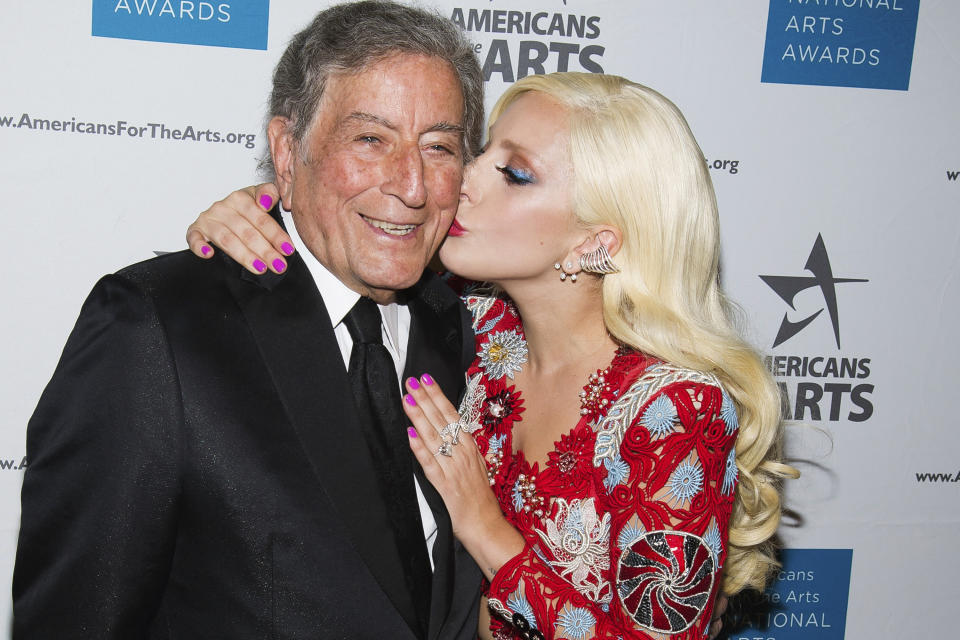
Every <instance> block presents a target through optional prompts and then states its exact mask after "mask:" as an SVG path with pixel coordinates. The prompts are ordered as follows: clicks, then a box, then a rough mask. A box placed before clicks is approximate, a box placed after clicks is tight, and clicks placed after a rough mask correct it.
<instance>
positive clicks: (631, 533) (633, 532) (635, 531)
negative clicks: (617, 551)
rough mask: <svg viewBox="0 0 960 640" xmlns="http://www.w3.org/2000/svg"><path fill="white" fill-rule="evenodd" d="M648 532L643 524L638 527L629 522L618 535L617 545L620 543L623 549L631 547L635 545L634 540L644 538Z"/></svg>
mask: <svg viewBox="0 0 960 640" xmlns="http://www.w3.org/2000/svg"><path fill="white" fill-rule="evenodd" d="M646 533H647V530H646V529H645V528H644V527H643V526H639V527H636V526H634V525H632V524H628V525H627V526H625V527H624V528H623V529H621V530H620V535H619V536H617V545H619V547H620V548H621V549H629V548H630V547H632V546H633V543H634V542H636V541H637V540H639V539H640V538H642V537H643V536H644V535H645V534H646Z"/></svg>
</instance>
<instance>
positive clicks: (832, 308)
mask: <svg viewBox="0 0 960 640" xmlns="http://www.w3.org/2000/svg"><path fill="white" fill-rule="evenodd" d="M804 269H806V270H807V271H809V272H810V273H811V274H813V275H811V276H760V279H761V280H763V281H764V282H766V283H767V285H769V287H770V288H771V289H773V290H774V291H775V292H776V293H777V295H778V296H780V298H781V299H782V300H783V301H784V302H786V303H787V304H788V305H789V306H790V308H791V309H793V310H794V311H796V310H797V308H796V306H794V298H795V297H796V296H797V294H798V293H800V292H801V291H804V290H806V289H810V288H813V287H817V288H819V289H820V292H821V293H822V294H823V300H824V303H825V306H826V309H827V311H828V312H829V314H830V322H831V323H833V334H834V336H836V338H837V349H839V348H840V318H839V314H838V312H837V288H836V285H838V284H841V283H846V282H868V280H864V279H861V278H834V277H833V269H832V268H831V267H830V257H829V256H828V255H827V247H826V246H825V245H824V244H823V236H822V235H820V234H817V239H816V241H814V243H813V249H811V250H810V257H808V258H807V263H806V264H805V265H804ZM822 312H823V307H821V308H820V309H818V310H817V311H816V312H815V313H813V314H812V315H809V316H807V317H806V318H803V319H802V320H799V321H797V322H792V321H791V320H790V317H789V314H788V313H784V314H783V321H781V323H780V331H778V332H777V338H776V339H775V340H774V342H773V346H774V347H778V346H779V345H781V344H783V343H784V342H786V341H787V340H789V339H790V338H792V337H793V336H795V335H797V334H798V333H800V331H802V330H803V328H804V327H806V326H807V325H809V324H810V323H811V322H813V321H814V320H816V318H817V316H819V315H820V314H821V313H822Z"/></svg>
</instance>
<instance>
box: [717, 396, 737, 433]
mask: <svg viewBox="0 0 960 640" xmlns="http://www.w3.org/2000/svg"><path fill="white" fill-rule="evenodd" d="M720 417H721V418H723V421H724V423H725V424H726V425H727V428H726V430H725V431H724V433H725V434H726V435H728V436H729V435H732V434H733V432H735V431H736V430H737V429H739V428H740V421H739V420H738V419H737V408H736V407H735V406H734V405H733V400H731V399H730V396H728V395H727V392H726V391H724V392H723V404H721V405H720Z"/></svg>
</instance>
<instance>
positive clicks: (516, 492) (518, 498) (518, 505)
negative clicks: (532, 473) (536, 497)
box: [510, 480, 523, 513]
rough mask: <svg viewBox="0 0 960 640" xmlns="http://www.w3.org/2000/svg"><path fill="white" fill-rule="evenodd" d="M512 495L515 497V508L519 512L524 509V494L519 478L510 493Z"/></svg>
mask: <svg viewBox="0 0 960 640" xmlns="http://www.w3.org/2000/svg"><path fill="white" fill-rule="evenodd" d="M510 497H511V498H512V499H513V510H514V511H516V512H517V513H520V512H521V511H523V494H522V493H520V481H519V480H517V481H516V482H514V483H513V491H512V492H511V493H510Z"/></svg>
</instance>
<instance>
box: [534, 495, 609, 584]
mask: <svg viewBox="0 0 960 640" xmlns="http://www.w3.org/2000/svg"><path fill="white" fill-rule="evenodd" d="M556 504H557V513H556V516H555V517H554V518H553V519H550V520H547V521H546V523H545V529H546V532H544V531H541V530H540V529H537V534H539V536H540V538H541V539H542V540H543V542H544V544H545V545H546V546H547V547H548V549H549V550H550V552H551V554H552V555H553V558H554V560H553V561H552V562H551V564H552V565H553V566H554V567H555V568H559V573H560V575H561V576H564V577H566V578H567V579H568V580H569V581H570V583H571V584H572V585H573V586H574V587H575V588H576V589H577V591H579V592H580V593H582V594H583V595H585V596H587V597H588V598H590V599H591V600H594V601H596V602H609V601H610V598H611V597H612V594H611V593H610V591H609V585H608V584H607V582H606V580H604V578H603V572H605V571H606V570H607V569H609V568H610V514H609V513H605V514H603V517H602V518H600V517H598V516H597V510H596V506H595V504H594V499H593V498H588V499H586V500H582V501H581V500H580V499H579V498H577V499H575V500H573V501H571V502H567V501H566V500H564V499H563V498H559V499H557V501H556ZM604 591H605V592H606V593H602V592H604Z"/></svg>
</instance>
